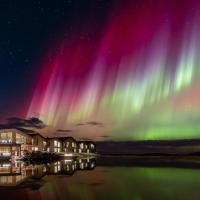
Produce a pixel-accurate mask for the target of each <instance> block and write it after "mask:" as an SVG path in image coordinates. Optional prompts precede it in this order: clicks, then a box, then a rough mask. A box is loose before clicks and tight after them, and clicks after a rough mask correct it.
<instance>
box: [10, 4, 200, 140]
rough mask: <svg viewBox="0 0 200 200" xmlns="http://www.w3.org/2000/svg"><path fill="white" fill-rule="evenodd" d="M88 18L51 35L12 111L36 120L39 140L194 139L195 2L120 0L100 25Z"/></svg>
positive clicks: (198, 92) (199, 20)
mask: <svg viewBox="0 0 200 200" xmlns="http://www.w3.org/2000/svg"><path fill="white" fill-rule="evenodd" d="M90 11H91V10H90ZM94 13H95V10H92V11H91V12H88V16H82V15H81V14H82V13H79V14H80V16H79V17H78V20H77V17H74V18H73V17H71V24H72V26H71V27H73V31H71V32H70V31H69V30H68V28H65V26H63V27H62V30H59V31H56V30H55V32H56V34H57V37H56V38H55V39H54V40H52V41H51V42H50V44H48V47H47V48H44V51H43V56H41V57H40V58H39V59H38V60H40V61H39V62H36V63H34V65H37V69H38V70H37V73H36V76H34V77H33V78H32V79H33V80H34V81H33V82H32V88H34V89H33V91H32V90H31V91H32V94H30V95H28V97H27V96H25V97H24V101H25V102H28V103H26V106H24V107H23V102H21V103H20V105H18V107H20V108H19V110H20V112H18V113H21V115H22V117H27V118H29V117H32V116H34V115H37V116H39V118H40V119H42V120H43V121H44V123H45V124H47V125H48V128H47V129H46V130H45V132H44V134H54V133H55V132H56V130H58V129H63V130H65V129H67V130H72V132H71V133H70V134H72V135H73V136H74V137H75V138H88V139H94V140H143V139H145V140H146V139H148V140H149V139H181V138H182V139H183V138H199V137H200V123H199V122H200V82H199V76H200V66H199V64H200V60H199V54H200V39H199V35H200V2H199V1H197V0H182V1H179V0H176V1H173V0H166V1H165V0H160V1H159V0H153V1H139V0H138V1H133V0H125V1H124V0H119V1H114V2H112V4H111V6H110V7H109V9H108V10H107V13H106V14H105V13H104V15H105V16H102V19H101V20H100V18H101V17H100V16H98V17H97V16H96V15H95V14H94ZM76 14H78V13H76ZM75 18H76V19H75ZM74 24H75V25H74ZM91 24H92V25H91ZM74 27H75V28H74ZM33 67H34V66H33ZM25 93H26V92H25ZM29 93H30V92H29ZM27 105H28V106H27ZM21 110H23V113H22V112H21ZM13 114H15V113H13Z"/></svg>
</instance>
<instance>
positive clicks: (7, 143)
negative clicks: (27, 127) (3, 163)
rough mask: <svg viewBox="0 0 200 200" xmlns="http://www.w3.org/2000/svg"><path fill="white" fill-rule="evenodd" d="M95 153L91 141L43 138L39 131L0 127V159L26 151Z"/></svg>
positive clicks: (16, 155)
mask: <svg viewBox="0 0 200 200" xmlns="http://www.w3.org/2000/svg"><path fill="white" fill-rule="evenodd" d="M32 151H40V152H50V153H59V154H62V153H63V154H65V153H70V154H71V153H79V154H89V153H95V144H94V143H93V142H88V141H81V142H77V141H76V140H75V139H74V138H72V137H58V138H45V137H43V136H42V135H40V134H39V133H37V134H27V133H24V132H22V131H20V130H18V129H0V159H1V158H12V157H14V158H17V157H19V158H20V157H23V155H24V154H25V153H26V152H32Z"/></svg>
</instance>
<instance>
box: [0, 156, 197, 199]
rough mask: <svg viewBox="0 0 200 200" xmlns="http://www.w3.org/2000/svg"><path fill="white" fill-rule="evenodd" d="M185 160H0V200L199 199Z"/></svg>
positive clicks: (192, 172) (191, 170)
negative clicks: (27, 161)
mask: <svg viewBox="0 0 200 200" xmlns="http://www.w3.org/2000/svg"><path fill="white" fill-rule="evenodd" d="M166 163H168V165H166ZM187 163H188V162H182V163H179V164H180V166H182V167H183V168H180V167H177V163H176V162H175V163H173V162H172V163H171V164H169V161H167V162H160V161H159V160H154V161H153V160H148V161H147V160H136V161H135V160H134V159H120V158H118V159H113V158H107V159H101V158H100V159H97V160H96V159H94V158H87V159H77V160H70V159H67V160H63V161H59V162H55V163H52V164H48V165H44V164H40V165H27V164H25V163H12V164H11V163H1V164H0V185H1V186H0V197H1V200H4V199H5V200H7V199H17V200H18V199H20V200H47V199H48V200H55V199H56V200H57V199H58V200H62V199H66V200H79V199H80V200H85V199H87V200H102V199H108V200H112V199H113V200H118V199H120V200H126V199H127V200H144V199H145V200H146V199H147V200H173V199H174V200H186V199H187V200H197V199H198V200H199V199H200V190H199V186H200V169H198V168H193V167H194V165H190V164H191V163H190V164H189V165H188V164H187ZM166 166H167V167H166ZM190 166H191V167H190ZM195 167H197V166H195Z"/></svg>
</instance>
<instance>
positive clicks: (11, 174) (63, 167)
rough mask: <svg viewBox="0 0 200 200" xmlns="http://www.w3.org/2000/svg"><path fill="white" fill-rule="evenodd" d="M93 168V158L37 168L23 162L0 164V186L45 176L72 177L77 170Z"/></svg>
mask: <svg viewBox="0 0 200 200" xmlns="http://www.w3.org/2000/svg"><path fill="white" fill-rule="evenodd" d="M95 166H96V161H95V159H94V158H82V159H75V160H62V161H57V162H55V163H52V164H47V165H37V166H33V165H28V166H27V165H26V164H24V163H23V162H14V163H11V162H8V163H0V186H17V185H21V184H23V183H25V182H26V181H28V180H30V179H41V178H42V177H43V176H45V175H72V174H74V173H75V172H76V171H77V170H92V169H94V168H95Z"/></svg>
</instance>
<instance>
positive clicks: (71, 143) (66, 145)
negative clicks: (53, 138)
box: [62, 137, 78, 153]
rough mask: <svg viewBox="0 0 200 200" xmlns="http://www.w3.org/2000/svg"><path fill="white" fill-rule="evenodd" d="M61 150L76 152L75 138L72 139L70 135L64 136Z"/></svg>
mask: <svg viewBox="0 0 200 200" xmlns="http://www.w3.org/2000/svg"><path fill="white" fill-rule="evenodd" d="M62 151H63V152H66V153H76V152H78V144H77V142H76V140H74V139H73V138H71V137H70V138H66V139H65V140H64V141H63V148H62Z"/></svg>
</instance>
